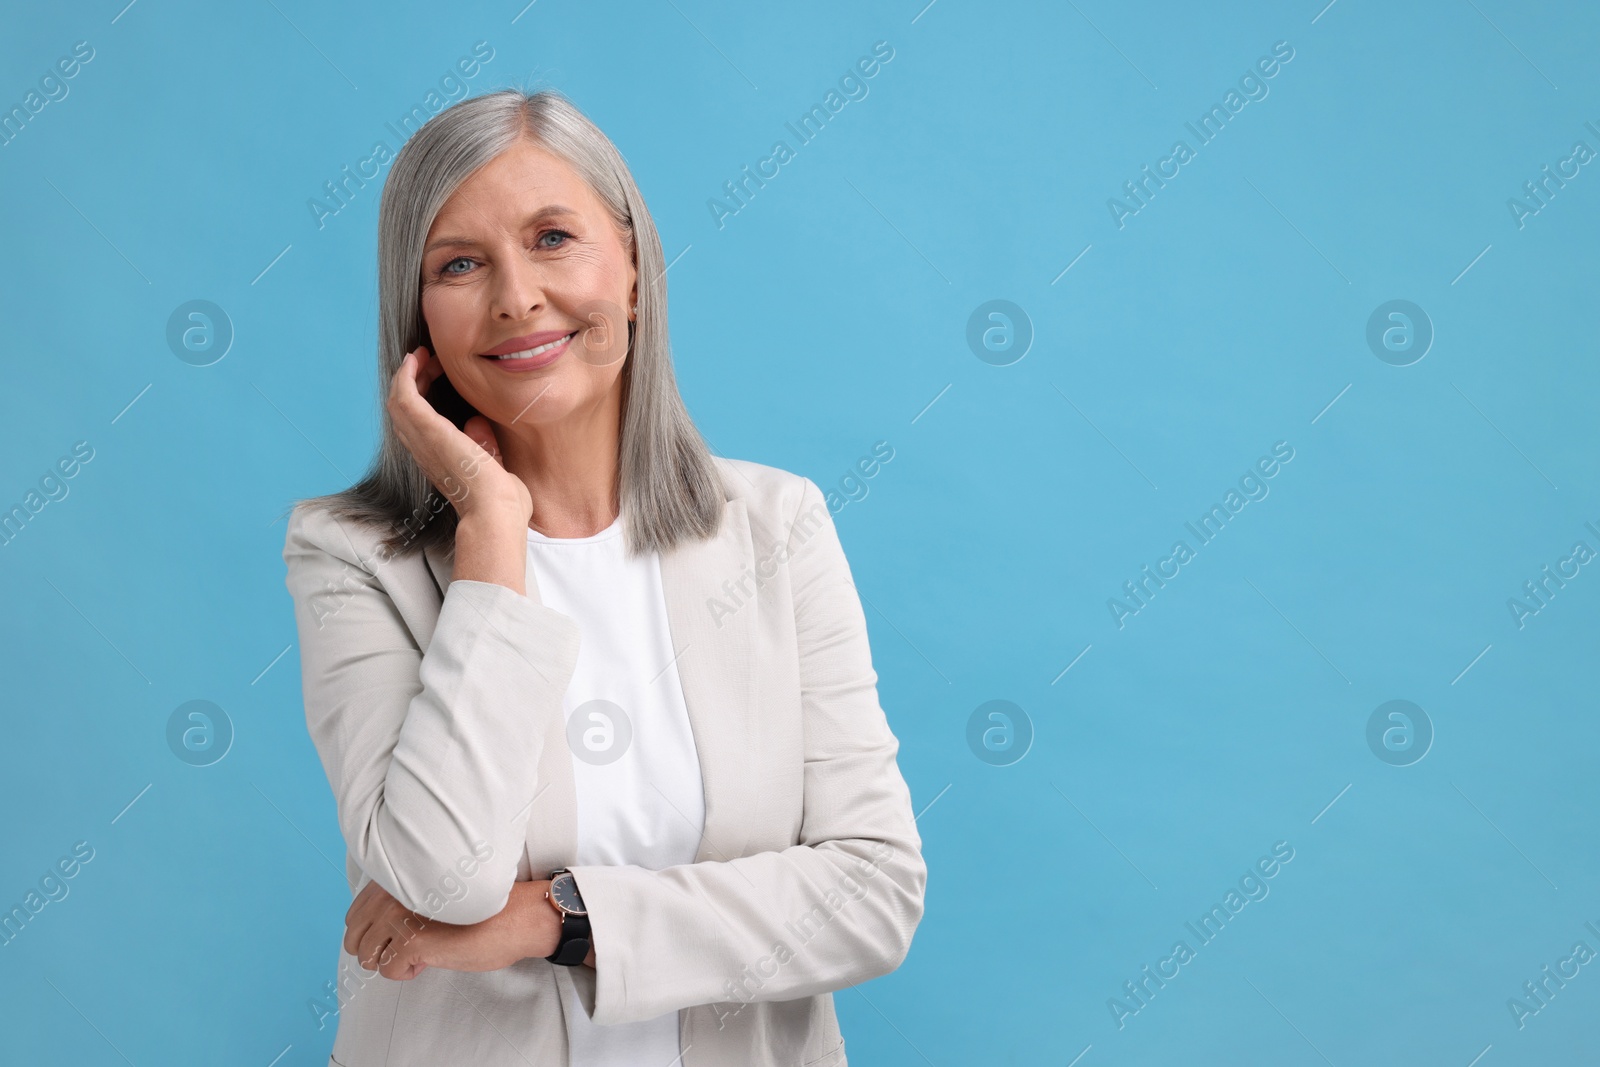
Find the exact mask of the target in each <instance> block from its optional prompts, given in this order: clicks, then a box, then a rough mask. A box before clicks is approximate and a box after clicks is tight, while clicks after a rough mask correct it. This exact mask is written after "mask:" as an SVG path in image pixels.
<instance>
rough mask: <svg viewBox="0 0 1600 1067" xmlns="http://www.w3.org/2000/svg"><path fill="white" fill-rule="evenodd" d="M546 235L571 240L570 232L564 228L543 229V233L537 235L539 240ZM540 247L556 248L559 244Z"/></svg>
mask: <svg viewBox="0 0 1600 1067" xmlns="http://www.w3.org/2000/svg"><path fill="white" fill-rule="evenodd" d="M546 237H564V238H566V239H567V240H571V239H572V234H570V233H568V232H567V231H566V230H546V231H544V233H541V234H540V235H539V240H540V241H543V240H544V239H545V238H546ZM562 243H563V244H565V243H566V242H565V241H563V242H562ZM542 247H544V248H558V247H560V246H559V245H543V246H542Z"/></svg>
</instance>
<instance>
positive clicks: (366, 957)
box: [353, 926, 390, 971]
mask: <svg viewBox="0 0 1600 1067" xmlns="http://www.w3.org/2000/svg"><path fill="white" fill-rule="evenodd" d="M389 941H390V938H389V935H388V934H386V933H384V932H383V930H382V929H381V928H379V927H376V926H374V927H373V928H372V929H370V930H368V931H367V932H366V934H364V935H363V936H362V938H361V944H360V946H359V951H357V952H355V953H353V955H354V956H355V958H356V962H357V963H359V964H360V965H361V967H362V969H363V970H367V971H376V970H378V968H379V966H380V964H381V962H382V957H383V953H384V952H385V951H386V950H387V949H388V947H389Z"/></svg>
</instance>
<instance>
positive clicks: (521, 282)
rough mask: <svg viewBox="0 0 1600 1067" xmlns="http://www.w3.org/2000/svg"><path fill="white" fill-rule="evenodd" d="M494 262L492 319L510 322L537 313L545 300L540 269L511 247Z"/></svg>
mask: <svg viewBox="0 0 1600 1067" xmlns="http://www.w3.org/2000/svg"><path fill="white" fill-rule="evenodd" d="M496 260H497V261H496V262H495V263H494V265H493V267H492V269H493V270H494V285H493V286H492V295H491V298H490V299H491V301H492V307H491V308H490V311H491V313H492V314H493V315H494V316H495V318H498V319H506V320H513V321H514V320H519V319H526V318H528V317H529V316H531V315H534V314H536V313H537V312H539V311H540V310H541V309H542V308H543V307H544V306H545V300H546V297H545V291H544V290H545V276H544V268H543V267H542V266H541V265H540V264H538V263H536V262H534V261H533V260H532V259H530V257H529V256H528V255H527V254H526V252H525V251H524V250H523V249H522V248H520V247H517V246H515V245H508V246H507V247H506V248H505V249H503V250H502V252H501V254H500V255H498V256H497V257H496Z"/></svg>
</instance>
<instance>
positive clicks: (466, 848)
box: [284, 479, 927, 1024]
mask: <svg viewBox="0 0 1600 1067" xmlns="http://www.w3.org/2000/svg"><path fill="white" fill-rule="evenodd" d="M802 481H803V487H802V491H801V492H800V494H799V497H800V500H799V504H798V506H797V507H796V514H797V515H799V514H801V513H809V514H816V513H817V512H818V510H819V509H820V514H821V516H822V518H821V522H820V524H819V525H817V526H815V527H814V528H812V529H811V530H810V531H809V535H807V534H806V533H804V532H802V533H801V534H800V536H799V537H798V538H797V537H796V535H795V534H794V533H793V532H791V534H790V537H789V541H788V542H787V543H786V545H784V546H782V548H783V552H782V554H780V555H779V556H778V557H777V558H778V559H779V561H780V562H781V564H782V565H783V566H785V567H787V568H788V570H789V579H790V585H791V588H792V589H793V595H794V603H795V626H796V634H797V639H798V655H799V675H800V686H801V710H802V714H803V717H804V789H805V794H804V809H803V814H802V820H801V826H800V832H799V835H798V840H797V841H796V842H795V843H794V844H793V845H791V846H790V847H788V848H785V849H782V850H781V851H768V852H759V853H755V854H753V855H749V856H742V857H736V858H734V859H731V860H727V861H722V862H705V863H692V864H682V865H678V866H674V867H669V868H666V869H664V870H660V871H651V870H646V869H644V868H642V867H634V866H615V867H602V866H579V867H574V868H573V873H574V876H575V877H576V879H577V882H578V886H579V889H580V891H581V892H582V893H583V897H584V900H585V902H586V904H587V906H588V909H589V916H590V923H591V926H592V928H593V937H594V942H595V950H594V953H592V960H591V965H592V966H593V967H594V969H593V970H590V971H585V969H583V968H578V969H576V970H577V971H578V972H579V973H580V974H581V973H587V974H588V976H589V978H588V980H587V981H580V982H578V983H577V986H576V988H577V990H578V993H579V996H580V998H581V999H582V1001H583V1006H584V1008H585V1010H586V1011H587V1012H588V1013H589V1015H590V1017H591V1018H592V1019H593V1020H594V1021H595V1022H596V1023H600V1024H613V1023H621V1022H631V1021H635V1020H639V1019H647V1018H653V1017H655V1016H657V1015H660V1014H662V1013H663V1012H666V1011H670V1010H673V1009H676V1008H683V1007H690V1006H694V1005H699V1004H710V1003H719V1002H729V1001H734V1000H738V1001H741V1002H748V1001H767V1000H792V999H797V998H800V997H805V996H809V995H814V994H816V993H820V992H824V991H829V990H834V989H840V988H843V987H845V986H848V985H851V984H855V983H858V982H861V981H865V980H867V979H869V978H873V977H877V976H878V975H881V974H885V973H887V972H889V971H891V970H893V969H894V968H895V967H897V966H898V965H899V964H900V962H901V960H902V959H904V957H905V954H906V952H907V951H908V950H909V948H910V942H911V937H912V933H913V931H914V929H915V928H916V926H917V924H918V922H919V921H920V919H921V916H922V909H923V890H924V886H925V883H926V877H927V869H926V867H925V865H924V863H923V860H922V856H921V839H920V837H919V836H918V833H917V829H916V825H915V822H914V820H913V817H912V812H911V802H910V794H909V792H908V790H907V789H906V785H905V782H904V779H903V778H902V777H901V776H900V773H899V770H898V768H897V766H896V762H895V755H896V753H897V751H898V747H899V746H898V742H897V741H896V739H895V737H894V735H893V734H892V733H891V731H890V730H889V726H888V723H887V721H886V719H885V717H884V714H883V710H882V708H881V707H880V706H879V703H878V697H877V689H876V685H877V675H876V673H875V672H874V670H873V668H872V665H871V656H870V652H869V649H868V645H867V630H866V620H865V617H864V615H863V613H862V609H861V603H860V599H859V597H858V595H857V593H856V591H855V586H854V583H853V580H852V576H851V573H850V569H849V565H848V563H847V562H846V560H845V556H844V552H843V549H842V547H841V545H840V543H839V540H838V535H837V531H836V530H835V528H834V525H833V521H832V517H831V515H829V513H828V511H827V508H826V505H825V503H824V502H823V497H822V493H821V491H820V490H819V489H818V488H817V486H816V485H815V484H814V483H813V482H811V481H810V480H809V479H802ZM284 558H285V560H286V562H287V563H288V565H289V573H288V578H287V582H288V586H289V589H290V592H291V593H292V594H293V595H294V599H295V609H296V610H295V613H296V619H297V622H298V625H299V628H300V637H301V641H300V649H301V662H302V669H303V672H304V678H305V683H306V690H305V691H306V715H307V721H308V726H309V728H310V731H311V734H312V738H313V740H314V741H315V743H316V746H317V749H318V753H319V755H320V756H321V758H322V761H323V766H324V769H325V770H326V771H327V774H328V778H329V782H330V784H331V785H332V787H333V791H334V795H335V797H336V798H337V800H338V807H339V822H340V828H341V830H342V831H343V835H344V838H345V841H346V842H347V844H348V846H349V848H350V853H351V857H352V860H353V862H354V863H355V864H356V865H357V866H359V868H360V869H361V871H362V872H364V873H365V874H366V875H368V876H370V879H371V883H372V884H375V885H376V886H377V888H372V885H369V886H367V887H364V888H363V890H362V892H363V894H366V899H365V900H363V899H362V897H361V896H358V897H357V899H356V902H355V903H354V904H353V905H352V907H351V910H350V913H349V915H348V916H347V923H348V926H347V930H346V939H345V941H346V948H347V949H350V950H351V951H352V953H353V954H356V955H357V956H358V959H359V960H361V962H362V963H363V965H367V964H368V963H371V962H377V963H379V969H380V973H383V974H384V975H385V976H386V977H406V976H414V975H415V974H417V973H421V968H422V967H424V966H441V967H451V966H454V967H455V969H462V970H494V969H498V968H499V967H503V966H508V965H510V964H511V963H514V962H516V960H517V959H522V958H526V957H529V956H545V955H548V954H549V953H550V952H551V951H553V949H554V944H555V929H554V928H555V921H556V918H557V917H556V915H555V911H554V909H553V908H551V907H550V905H549V903H548V902H547V901H545V900H544V899H543V885H544V884H545V883H542V882H528V883H517V882H516V877H517V873H518V872H517V860H518V859H519V857H521V855H522V854H523V851H524V846H525V842H526V834H527V832H528V818H529V810H530V805H529V804H528V803H527V798H529V797H532V796H535V795H536V794H537V793H538V787H539V784H540V783H539V782H538V781H537V780H536V768H537V767H538V764H539V755H540V752H541V749H542V746H543V737H544V732H543V731H541V730H537V729H529V728H528V727H529V723H530V722H532V721H536V720H537V718H538V717H539V716H550V715H556V716H559V715H560V714H561V707H562V696H563V694H564V693H565V690H566V687H567V685H568V683H569V682H570V680H571V675H572V671H573V668H574V667H575V665H576V657H577V645H578V640H579V634H578V630H577V625H576V623H574V622H573V621H572V620H571V619H569V618H567V617H566V616H564V615H561V614H559V613H557V612H554V611H553V610H551V609H550V608H548V607H546V606H544V605H542V604H538V603H536V602H534V601H532V600H530V599H528V598H527V597H526V596H524V595H521V594H519V593H517V592H514V591H513V590H511V589H508V588H506V587H505V586H503V585H499V584H494V583H490V582H481V581H473V580H464V579H458V580H456V581H452V582H451V583H450V586H449V587H448V589H447V590H446V594H445V601H444V604H443V605H442V607H441V609H440V614H439V618H438V621H437V623H436V625H435V630H434V633H433V635H432V639H431V642H430V644H429V647H428V650H427V653H426V655H424V654H423V653H422V651H421V650H420V649H419V648H418V645H417V642H416V640H415V638H414V637H413V635H412V634H411V632H410V630H409V628H408V627H407V626H406V625H405V623H404V621H403V620H402V619H401V618H400V615H399V613H398V611H397V610H396V608H395V606H394V603H393V601H392V600H391V599H390V597H389V595H388V593H387V592H386V591H385V590H384V587H383V583H382V581H381V580H380V578H381V573H382V572H381V568H382V564H378V565H377V567H376V569H374V568H372V567H369V565H368V561H363V560H362V559H361V557H360V554H359V553H358V552H357V551H356V549H355V548H354V546H353V545H352V543H351V540H350V538H349V537H348V536H347V535H346V533H345V531H344V529H343V527H342V526H341V525H339V524H338V523H336V522H334V521H333V520H332V519H331V518H329V517H327V516H323V515H315V514H306V513H302V512H300V511H297V512H296V513H295V515H294V516H293V517H292V518H291V521H290V527H289V533H288V539H287V542H286V546H285V550H284ZM335 584H337V585H338V586H339V588H340V589H341V590H342V591H343V594H342V596H341V597H340V599H338V600H337V601H336V602H334V603H332V604H330V603H324V604H321V605H319V604H318V600H319V598H326V592H325V590H326V589H327V588H329V587H332V586H334V585H335ZM334 606H336V610H330V609H331V608H333V607H334ZM506 694H515V695H516V701H515V702H514V703H517V704H520V705H521V706H518V707H508V706H507V705H508V703H513V702H510V701H507V700H506V699H505V697H506ZM751 712H752V714H759V713H760V709H751ZM485 845H487V846H488V847H486V848H482V846H485ZM480 848H482V851H481V852H479V851H478V850H479V849H480ZM474 852H477V853H478V854H479V855H484V854H487V855H488V856H489V857H490V858H489V859H486V860H485V861H484V862H483V864H482V867H481V869H480V870H479V871H478V873H477V874H476V877H475V879H474V882H473V888H472V889H471V891H470V892H468V893H465V894H463V895H461V896H460V897H459V898H457V899H453V900H445V899H441V898H439V897H438V895H437V893H436V891H435V886H436V885H437V884H438V882H439V881H440V875H441V872H444V873H445V874H446V876H448V872H449V871H450V869H451V862H452V859H453V858H454V857H458V856H464V855H469V854H473V853H474ZM369 890H370V893H369ZM384 898H388V900H385V899H384ZM540 909H543V911H540ZM403 913H405V914H403ZM406 914H409V915H410V916H411V919H410V920H407V919H406V917H405V916H406ZM425 916H426V918H425ZM429 920H431V921H429ZM396 924H398V925H399V927H400V928H401V929H402V930H406V931H409V930H411V929H413V928H415V927H416V926H419V925H420V929H417V931H416V932H415V934H413V936H411V937H409V938H407V939H406V940H404V941H402V942H401V944H400V945H399V947H398V948H397V949H396V950H395V953H396V954H395V956H394V958H393V959H390V960H388V961H387V962H385V961H384V960H383V959H382V956H383V951H384V945H385V944H390V945H392V944H393V943H394V942H395V941H396V940H397V937H396V934H395V929H394V928H395V926H396ZM386 930H387V933H386ZM797 930H798V931H803V933H801V934H798V935H797V934H796V933H795V931H797ZM496 965H497V966H496ZM384 966H388V967H389V968H390V970H389V971H384V970H383V969H382V968H383V967H384ZM408 971H409V972H410V974H409V975H408V974H407V972H408Z"/></svg>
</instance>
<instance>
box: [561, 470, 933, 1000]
mask: <svg viewBox="0 0 1600 1067" xmlns="http://www.w3.org/2000/svg"><path fill="white" fill-rule="evenodd" d="M804 483H805V484H804V487H803V490H802V494H801V500H800V506H799V509H798V511H797V514H804V513H806V512H807V511H808V510H811V509H816V508H817V507H818V506H819V505H821V514H822V515H824V516H826V517H825V518H824V519H823V522H822V524H821V525H820V526H818V527H816V528H815V529H814V530H813V531H812V532H811V535H810V537H809V538H807V539H805V540H804V542H803V544H798V545H797V544H796V543H795V541H796V538H795V536H794V534H793V533H792V532H791V535H790V541H789V545H788V563H787V566H788V567H789V569H790V575H791V582H792V587H793V590H794V610H795V623H796V630H797V636H798V640H799V654H800V686H801V694H800V696H801V710H802V714H803V716H804V731H805V752H804V759H805V767H804V789H805V797H804V813H803V820H802V823H801V827H800V833H799V839H800V840H799V843H798V844H796V845H794V846H791V847H789V848H785V849H782V850H781V851H770V852H761V853H758V854H756V855H751V856H744V857H740V858H737V859H733V860H730V861H727V862H705V863H689V864H682V865H678V866H674V867H667V868H665V869H663V870H658V871H652V870H648V869H646V868H643V867H639V866H573V867H571V868H570V869H571V870H572V872H573V875H574V877H575V878H576V880H577V883H578V889H579V891H580V892H581V893H582V894H583V900H584V905H585V907H586V908H587V909H588V912H589V922H590V925H591V927H592V929H593V932H594V938H595V943H596V944H597V945H598V946H599V947H600V961H599V964H598V965H597V967H596V969H595V972H594V974H593V975H592V976H591V977H592V978H593V981H592V982H582V981H580V982H578V983H577V988H578V991H579V995H580V997H582V998H583V1001H584V1008H585V1010H586V1011H587V1012H588V1013H589V1015H590V1017H591V1018H592V1019H593V1020H594V1021H595V1022H597V1023H602V1024H607V1025H609V1024H613V1023H622V1022H631V1021H634V1020H639V1019H648V1018H652V1017H654V1016H657V1015H660V1014H662V1013H664V1012H667V1011H672V1010H674V1009H677V1008H684V1007H689V1006H692V1005H697V1004H711V1003H723V1002H749V1001H766V1000H792V999H796V998H799V997H805V996H809V995H812V994H816V993H821V992H825V991H831V990H835V989H841V988H843V987H845V986H848V985H852V984H854V983H857V982H862V981H865V980H867V979H869V978H874V977H877V976H879V975H882V974H885V973H887V972H889V971H891V970H893V969H894V968H895V967H897V966H899V964H900V962H901V961H902V960H903V959H904V958H905V955H906V953H907V951H908V950H909V948H910V945H911V938H912V933H913V931H914V930H915V929H916V926H917V924H918V922H919V921H920V920H921V918H922V910H923V890H924V886H925V883H926V880H927V867H926V865H925V864H924V862H923V859H922V854H921V849H922V840H921V837H920V836H919V834H918V832H917V827H916V822H915V819H914V816H913V814H912V809H911V796H910V791H909V790H908V789H907V787H906V783H905V780H904V779H903V778H902V777H901V775H900V771H899V768H898V766H897V764H896V762H895V756H896V753H897V751H898V748H899V743H898V742H897V741H896V739H895V737H894V734H893V733H892V732H891V731H890V729H889V725H888V722H887V720H886V718H885V716H884V713H883V709H882V708H881V707H880V706H879V703H878V694H877V674H876V672H875V671H874V670H873V667H872V657H871V652H870V650H869V648H868V643H867V625H866V618H865V616H864V614H863V612H862V610H861V600H860V597H859V596H858V595H857V593H856V590H855V584H854V582H853V581H852V578H851V574H850V567H849V564H848V563H847V561H846V559H845V555H844V550H843V548H842V547H841V545H840V543H839V537H838V532H837V530H836V529H835V527H834V524H833V519H832V517H831V515H828V511H827V508H826V506H825V504H823V497H822V492H821V490H820V489H818V488H817V486H816V484H815V483H813V482H812V481H811V480H810V479H809V478H808V479H804ZM761 710H762V709H760V708H751V709H750V714H752V715H759V714H760V713H761ZM730 1010H736V1009H730Z"/></svg>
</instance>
